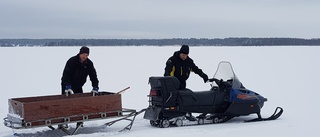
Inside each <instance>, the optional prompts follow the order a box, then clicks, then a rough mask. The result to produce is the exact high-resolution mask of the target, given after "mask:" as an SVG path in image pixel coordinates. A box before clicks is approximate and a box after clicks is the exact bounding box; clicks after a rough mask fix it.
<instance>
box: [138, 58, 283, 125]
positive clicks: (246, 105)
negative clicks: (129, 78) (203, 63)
mask: <svg viewBox="0 0 320 137" xmlns="http://www.w3.org/2000/svg"><path fill="white" fill-rule="evenodd" d="M210 82H213V83H212V84H211V85H212V87H211V89H209V90H206V91H195V92H194V91H192V90H190V89H184V90H178V88H179V84H180V83H179V80H178V79H177V78H176V77H170V76H167V77H150V78H149V83H150V86H151V90H150V94H149V107H148V108H147V110H146V112H145V115H144V118H145V119H148V120H150V122H151V125H159V126H160V127H167V126H169V124H175V123H177V120H179V125H178V124H176V125H178V126H181V124H180V121H182V120H185V115H186V114H187V113H201V114H202V115H200V116H198V117H197V118H198V119H197V121H198V123H197V124H204V121H205V120H210V121H211V123H221V122H225V121H227V120H230V119H231V118H233V117H237V116H243V115H249V114H258V118H257V119H254V120H251V121H262V120H273V119H276V118H278V117H279V116H280V115H281V113H282V109H281V108H279V109H281V110H280V111H281V113H280V112H279V113H277V114H274V115H276V116H272V117H271V118H268V119H264V118H261V116H260V110H261V108H262V107H263V105H264V102H266V101H267V99H266V98H264V97H263V96H261V95H259V94H258V93H256V92H253V91H251V90H248V89H246V88H245V87H244V86H243V85H242V83H241V82H240V81H239V80H238V78H237V77H236V76H235V74H234V72H233V70H232V66H231V64H230V63H229V62H220V64H219V67H218V69H217V71H216V73H215V75H214V77H213V78H212V79H210ZM275 113H276V112H275ZM207 114H210V115H209V116H206V115H207ZM182 123H183V122H182Z"/></svg>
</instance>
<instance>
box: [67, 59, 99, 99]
mask: <svg viewBox="0 0 320 137" xmlns="http://www.w3.org/2000/svg"><path fill="white" fill-rule="evenodd" d="M88 75H89V77H90V80H91V83H92V87H98V84H99V80H98V78H97V72H96V69H95V68H94V66H93V62H92V61H91V60H90V59H89V58H88V59H87V60H86V61H84V62H83V63H81V62H80V57H79V54H77V55H76V56H73V57H71V58H70V59H69V60H68V61H67V63H66V66H65V68H64V70H63V74H62V78H61V85H62V90H63V89H64V87H65V86H67V85H71V87H72V90H73V91H74V93H82V92H83V91H82V86H83V85H84V84H85V83H86V81H87V77H88ZM79 90H80V91H79ZM62 92H64V90H63V91H62Z"/></svg>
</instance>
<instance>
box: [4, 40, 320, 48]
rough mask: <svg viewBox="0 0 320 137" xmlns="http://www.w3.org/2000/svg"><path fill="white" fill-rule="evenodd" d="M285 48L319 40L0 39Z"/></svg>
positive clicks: (61, 43) (20, 42) (14, 43)
mask: <svg viewBox="0 0 320 137" xmlns="http://www.w3.org/2000/svg"><path fill="white" fill-rule="evenodd" d="M182 44H186V45H190V46H287V45H310V46H316V45H320V38H317V39H301V38H224V39H218V38H215V39H207V38H200V39H198V38H190V39H187V38H172V39H0V46H1V47H15V46H144V45H147V46H166V45H182Z"/></svg>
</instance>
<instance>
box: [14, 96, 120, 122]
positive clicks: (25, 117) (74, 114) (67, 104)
mask: <svg viewBox="0 0 320 137" xmlns="http://www.w3.org/2000/svg"><path fill="white" fill-rule="evenodd" d="M8 101H9V114H8V118H10V117H11V119H21V124H22V125H21V126H22V127H32V126H41V125H52V124H58V123H68V122H77V121H85V120H89V119H95V118H106V117H111V116H119V115H121V113H119V112H121V111H122V105H121V94H115V93H110V92H100V93H99V95H97V96H93V94H92V93H80V94H72V95H69V96H65V95H51V96H38V97H25V98H12V99H9V100H8ZM15 121H17V120H15ZM18 121H19V120H18Z"/></svg>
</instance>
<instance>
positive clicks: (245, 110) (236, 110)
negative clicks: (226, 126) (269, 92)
mask: <svg viewBox="0 0 320 137" xmlns="http://www.w3.org/2000/svg"><path fill="white" fill-rule="evenodd" d="M260 109H261V108H260V106H259V105H258V103H237V102H233V103H231V105H230V107H229V108H228V109H227V110H226V112H225V114H226V115H231V116H241V115H249V114H253V113H260Z"/></svg>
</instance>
